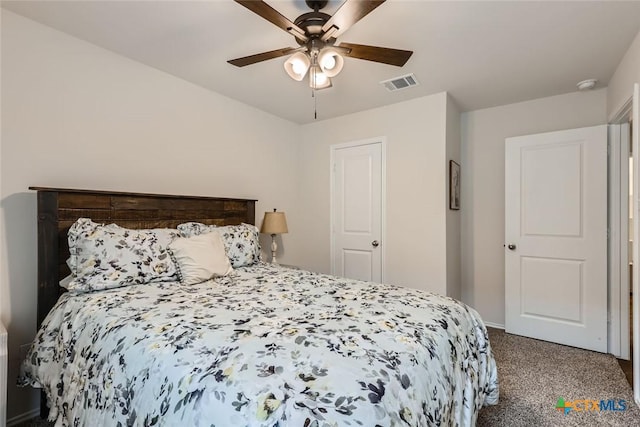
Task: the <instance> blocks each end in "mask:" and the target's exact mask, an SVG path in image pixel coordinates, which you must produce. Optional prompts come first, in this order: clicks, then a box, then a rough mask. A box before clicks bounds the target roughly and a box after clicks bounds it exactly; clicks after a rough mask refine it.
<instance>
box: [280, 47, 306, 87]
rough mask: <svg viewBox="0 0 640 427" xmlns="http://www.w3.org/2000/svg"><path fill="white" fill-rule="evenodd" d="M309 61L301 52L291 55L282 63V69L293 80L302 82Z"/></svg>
mask: <svg viewBox="0 0 640 427" xmlns="http://www.w3.org/2000/svg"><path fill="white" fill-rule="evenodd" d="M310 65H311V60H310V59H309V57H308V56H307V55H305V54H304V53H302V52H298V53H295V54H293V55H291V56H290V57H289V58H288V59H287V60H286V61H285V62H284V69H285V71H286V72H287V74H289V77H291V78H292V79H293V80H296V81H302V79H304V76H305V75H306V74H307V71H308V70H309V66H310Z"/></svg>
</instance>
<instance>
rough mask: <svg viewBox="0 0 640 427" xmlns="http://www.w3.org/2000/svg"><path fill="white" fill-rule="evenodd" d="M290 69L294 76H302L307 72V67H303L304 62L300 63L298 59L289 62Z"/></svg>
mask: <svg viewBox="0 0 640 427" xmlns="http://www.w3.org/2000/svg"><path fill="white" fill-rule="evenodd" d="M291 69H292V70H293V72H294V73H296V74H304V73H305V72H306V71H307V67H306V66H305V64H304V62H302V61H301V60H299V59H298V58H296V59H294V60H293V61H291Z"/></svg>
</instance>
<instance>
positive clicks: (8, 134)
mask: <svg viewBox="0 0 640 427" xmlns="http://www.w3.org/2000/svg"><path fill="white" fill-rule="evenodd" d="M1 119H2V135H1V136H2V145H1V175H0V180H1V181H0V182H1V187H0V188H1V201H0V207H1V215H2V217H1V222H0V226H1V231H0V233H1V240H0V318H1V320H2V321H3V322H4V323H5V325H7V326H8V329H9V341H10V359H11V360H10V365H9V375H10V377H9V381H10V384H14V383H15V378H16V375H17V369H18V364H19V360H18V359H19V354H18V347H19V346H20V345H21V344H23V343H27V342H29V341H30V340H31V339H32V338H33V336H34V334H35V327H36V283H37V282H36V196H35V193H33V192H31V191H28V190H27V187H29V186H31V185H39V186H51V187H67V188H88V189H105V190H122V191H136V192H155V193H168V194H172V193H173V194H192V195H213V196H231V197H247V198H257V199H259V203H258V206H257V209H256V214H257V216H258V218H257V220H258V223H260V222H261V220H262V218H261V217H262V212H264V211H265V210H267V209H271V208H272V207H276V208H278V209H279V210H283V211H286V212H288V213H290V215H291V216H292V217H293V216H295V212H294V210H293V209H294V207H295V206H296V195H297V182H296V179H295V177H296V173H297V165H296V162H297V159H298V147H299V134H298V132H299V126H298V125H295V124H293V123H290V122H287V121H284V120H281V119H279V118H277V117H275V116H272V115H269V114H267V113H264V112H262V111H259V110H257V109H253V108H250V107H248V106H246V105H244V104H241V103H238V102H236V101H233V100H231V99H228V98H225V97H223V96H221V95H218V94H216V93H213V92H210V91H208V90H205V89H203V88H200V87H197V86H195V85H193V84H190V83H187V82H185V81H183V80H180V79H177V78H175V77H173V76H170V75H168V74H165V73H162V72H160V71H157V70H155V69H152V68H149V67H147V66H144V65H141V64H139V63H137V62H134V61H130V60H128V59H126V58H124V57H122V56H119V55H115V54H113V53H111V52H109V51H106V50H103V49H101V48H98V47H96V46H94V45H91V44H88V43H85V42H82V41H80V40H78V39H75V38H73V37H70V36H67V35H65V34H63V33H60V32H57V31H55V30H52V29H50V28H48V27H45V26H42V25H40V24H37V23H35V22H33V21H30V20H27V19H25V18H22V17H20V16H18V15H15V14H13V13H11V12H7V11H6V10H5V11H3V12H2V118H1ZM291 228H292V229H294V227H291ZM292 231H293V230H292ZM284 239H285V245H283V246H285V247H286V248H287V250H288V252H290V253H295V252H296V251H295V247H296V243H295V239H296V233H293V232H292V233H291V234H288V235H286V236H284ZM282 262H288V259H287V255H286V254H283V256H282ZM36 407H37V394H36V393H34V392H33V391H32V390H30V389H18V388H16V387H15V386H13V385H10V387H9V401H8V417H9V418H12V417H15V416H16V415H18V414H22V413H25V412H26V411H29V410H31V409H33V408H36Z"/></svg>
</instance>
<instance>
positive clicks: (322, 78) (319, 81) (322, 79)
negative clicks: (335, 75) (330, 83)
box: [315, 72, 328, 87]
mask: <svg viewBox="0 0 640 427" xmlns="http://www.w3.org/2000/svg"><path fill="white" fill-rule="evenodd" d="M315 80H316V87H320V86H324V85H326V84H327V80H328V77H327V75H326V74H325V73H320V72H316V73H315Z"/></svg>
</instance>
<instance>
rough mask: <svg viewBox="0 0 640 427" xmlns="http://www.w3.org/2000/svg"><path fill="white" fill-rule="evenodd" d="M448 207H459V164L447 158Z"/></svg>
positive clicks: (453, 208) (456, 208)
mask: <svg viewBox="0 0 640 427" xmlns="http://www.w3.org/2000/svg"><path fill="white" fill-rule="evenodd" d="M449 209H451V210H454V211H457V210H459V209H460V165H459V164H458V163H456V162H455V161H453V160H449Z"/></svg>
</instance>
